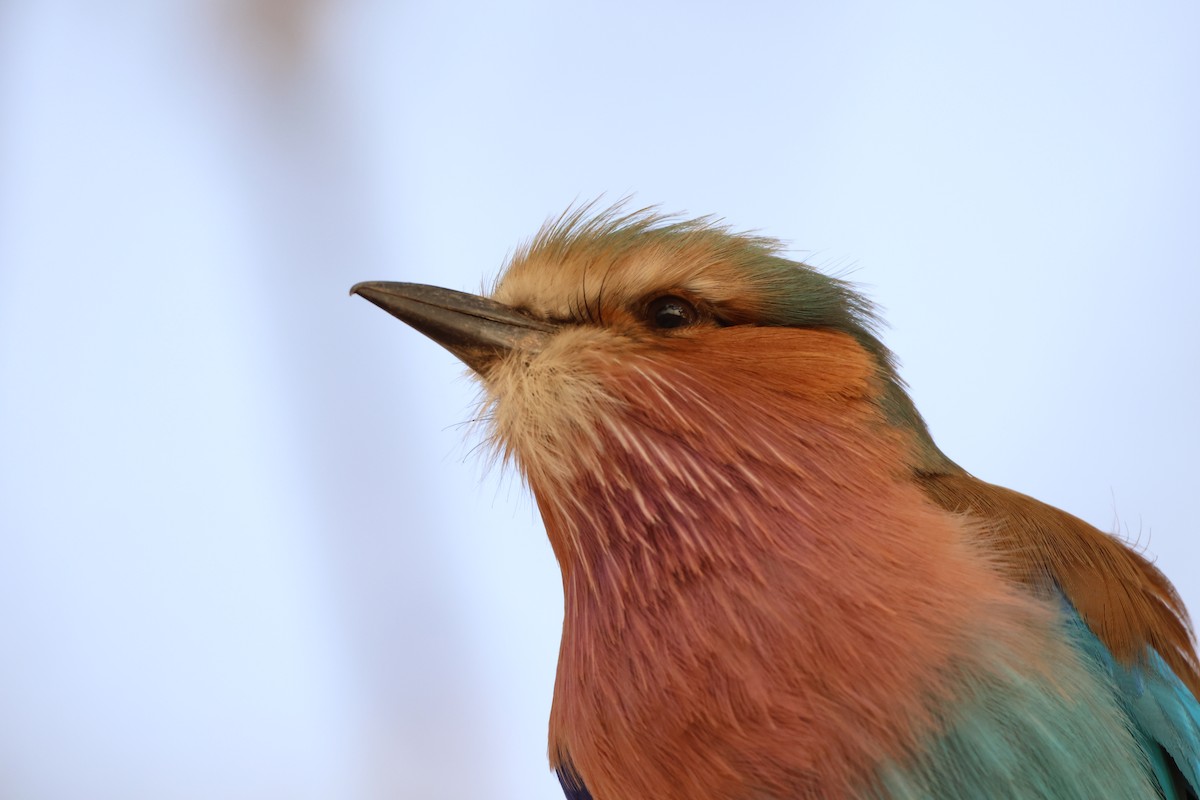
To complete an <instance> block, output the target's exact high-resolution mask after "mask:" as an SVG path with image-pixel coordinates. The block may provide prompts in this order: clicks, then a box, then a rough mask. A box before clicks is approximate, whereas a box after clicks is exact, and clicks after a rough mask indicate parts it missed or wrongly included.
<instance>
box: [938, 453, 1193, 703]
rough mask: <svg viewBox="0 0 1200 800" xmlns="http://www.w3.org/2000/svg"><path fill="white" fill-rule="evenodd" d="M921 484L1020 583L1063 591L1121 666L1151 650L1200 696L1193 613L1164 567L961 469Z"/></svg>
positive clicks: (1088, 527)
mask: <svg viewBox="0 0 1200 800" xmlns="http://www.w3.org/2000/svg"><path fill="white" fill-rule="evenodd" d="M918 480H919V482H920V484H921V485H922V486H923V487H924V488H925V490H926V492H928V493H929V496H930V497H932V498H933V499H934V501H935V502H937V504H938V505H940V506H942V507H943V508H945V509H947V510H949V511H956V512H961V513H965V514H970V515H971V516H973V517H975V518H977V519H980V520H983V521H984V524H985V527H984V528H983V530H982V533H981V535H982V537H983V538H984V539H985V540H986V541H987V543H988V546H989V548H990V549H992V550H993V551H994V552H995V553H997V554H998V555H999V556H1000V558H1001V560H1002V563H1003V565H1004V567H1005V569H1006V570H1007V571H1008V572H1009V574H1010V575H1011V576H1012V577H1013V578H1014V579H1016V580H1019V581H1021V582H1023V583H1026V584H1028V585H1030V586H1032V587H1035V588H1036V587H1039V586H1043V585H1045V584H1046V582H1048V581H1049V582H1053V583H1054V584H1057V585H1058V586H1059V587H1061V589H1062V591H1063V592H1064V593H1065V594H1066V595H1067V597H1069V598H1070V599H1071V602H1072V603H1073V604H1074V605H1075V608H1076V609H1077V610H1078V611H1079V614H1080V616H1081V617H1082V618H1083V621H1084V622H1085V623H1087V625H1088V627H1089V628H1091V629H1092V631H1093V632H1094V633H1095V634H1096V636H1097V637H1099V639H1100V641H1101V642H1103V643H1104V645H1105V646H1106V647H1107V648H1108V649H1109V651H1111V652H1112V654H1113V655H1114V656H1116V657H1117V659H1119V660H1120V661H1122V662H1124V663H1126V664H1135V663H1137V662H1138V661H1139V660H1140V659H1141V658H1142V657H1143V656H1144V654H1145V653H1146V649H1147V648H1151V649H1153V650H1154V651H1156V652H1157V653H1158V654H1159V655H1161V656H1162V658H1163V660H1164V661H1166V662H1167V664H1168V665H1169V666H1170V667H1171V669H1172V670H1173V671H1174V672H1175V674H1176V675H1178V676H1179V678H1180V680H1182V681H1183V682H1184V683H1185V684H1186V685H1187V687H1188V689H1189V690H1190V691H1191V692H1192V694H1193V695H1194V696H1197V697H1200V674H1198V672H1197V664H1196V653H1195V650H1194V645H1193V641H1192V631H1191V625H1190V623H1189V621H1188V614H1187V609H1185V608H1184V606H1183V601H1182V600H1180V599H1179V595H1178V594H1177V593H1176V592H1175V587H1173V586H1172V585H1171V583H1170V582H1169V581H1168V580H1167V579H1166V577H1165V576H1164V575H1163V574H1162V572H1161V571H1159V569H1158V568H1157V567H1155V566H1154V565H1153V564H1151V563H1150V562H1149V561H1147V560H1146V559H1145V558H1144V557H1142V556H1141V555H1139V554H1138V553H1136V552H1135V551H1133V550H1132V549H1130V548H1129V547H1128V546H1127V545H1125V544H1124V543H1122V542H1121V541H1120V540H1118V539H1116V538H1115V537H1113V536H1109V535H1108V534H1105V533H1102V532H1101V531H1099V530H1097V529H1096V528H1095V527H1093V526H1091V525H1089V524H1087V523H1086V522H1084V521H1083V520H1081V519H1079V518H1078V517H1073V516H1071V515H1070V514H1068V513H1066V512H1065V511H1061V510H1059V509H1057V508H1054V507H1053V506H1048V505H1046V504H1045V503H1042V502H1039V501H1037V500H1034V499H1033V498H1032V497H1028V496H1026V495H1023V494H1020V493H1019V492H1014V491H1012V490H1011V489H1005V488H1003V487H1000V486H993V485H992V484H989V483H985V482H983V481H981V480H979V479H978V478H974V477H972V476H970V475H968V474H967V473H965V472H963V471H961V470H957V471H955V472H952V473H946V474H942V475H921V476H919V478H918Z"/></svg>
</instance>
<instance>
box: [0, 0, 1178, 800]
mask: <svg viewBox="0 0 1200 800" xmlns="http://www.w3.org/2000/svg"><path fill="white" fill-rule="evenodd" d="M744 6H747V7H737V6H735V5H733V4H724V5H722V4H716V3H675V4H646V3H622V2H606V3H573V4H563V3H553V2H525V3H511V4H506V5H503V6H501V5H497V4H483V3H474V4H472V3H451V2H446V3H439V4H433V3H428V4H416V3H407V4H405V3H402V4H391V3H383V2H367V1H366V0H359V1H353V0H352V1H350V2H340V3H339V2H335V1H334V0H326V2H320V0H310V2H300V0H296V2H294V3H291V4H289V3H274V2H271V0H256V2H253V3H237V2H234V0H229V2H222V3H218V2H203V1H202V0H177V2H160V3H149V2H135V0H126V1H125V2H114V3H110V4H106V6H105V7H104V9H103V10H101V9H100V8H99V7H90V6H88V5H87V4H83V3H71V2H67V0H36V2H35V0H9V2H7V3H5V4H0V642H3V646H2V649H0V652H2V653H3V654H4V655H3V657H0V719H2V720H4V722H3V724H2V725H0V793H2V794H3V795H4V796H5V797H14V798H22V799H24V798H30V799H31V800H32V799H34V798H36V799H37V800H42V799H43V798H45V799H46V800H74V798H80V797H88V798H89V799H94V800H104V798H114V799H115V798H123V799H125V800H129V799H133V800H141V799H142V798H145V799H146V800H150V799H151V798H154V800H176V798H178V799H179V800H184V799H187V800H191V798H196V799H197V800H199V799H200V798H212V797H222V798H254V799H255V800H258V799H260V798H261V799H263V800H267V799H270V800H274V799H275V798H289V799H291V798H296V799H298V800H303V799H307V798H312V799H313V800H325V799H326V798H338V799H339V800H340V799H341V798H363V800H367V799H368V798H369V799H370V800H375V799H376V798H380V799H381V798H384V797H413V798H476V797H479V796H480V795H487V796H494V797H504V798H508V797H511V798H547V799H548V798H558V797H559V796H560V795H559V790H558V787H557V783H556V781H555V780H554V778H553V777H552V776H551V775H550V773H549V772H548V770H547V768H546V762H545V725H546V716H547V712H548V708H549V702H550V692H551V684H552V679H553V673H554V665H555V658H556V653H557V642H558V631H559V626H560V624H561V594H560V583H559V577H558V574H557V569H556V567H555V565H554V562H553V558H552V556H551V554H550V550H549V546H548V544H547V543H546V542H545V538H544V535H543V534H542V532H541V529H540V523H539V522H538V521H537V519H536V514H535V513H534V512H533V511H532V510H531V508H530V503H529V501H528V498H527V497H526V496H525V495H524V492H523V491H522V489H521V488H520V486H519V485H517V484H516V482H515V481H514V480H512V478H511V476H507V477H506V476H504V475H502V474H501V473H500V472H499V471H498V470H493V471H491V472H490V473H488V472H486V471H485V469H484V468H483V465H482V464H481V463H480V462H479V460H478V458H476V457H474V456H473V455H472V454H471V448H472V446H473V444H474V443H473V441H472V440H470V439H469V438H464V436H465V434H467V433H468V431H467V430H466V428H465V427H463V426H461V425H460V423H462V422H463V421H465V420H467V419H469V418H470V417H471V414H472V400H473V397H474V390H473V387H472V386H471V384H470V382H469V381H467V380H466V379H464V378H463V377H462V376H463V370H462V369H461V368H460V367H459V366H458V365H457V364H456V363H455V362H454V360H453V358H452V357H451V356H450V355H449V354H447V353H446V352H444V351H443V350H441V349H440V348H438V347H437V346H436V345H434V344H433V343H431V342H429V341H427V340H425V339H423V338H422V337H421V336H420V335H418V334H417V333H415V332H413V331H411V330H408V329H406V328H405V327H404V326H403V325H402V324H401V323H399V322H397V321H396V320H394V319H392V318H390V317H388V316H387V315H385V314H383V313H382V312H381V311H379V310H378V309H375V308H374V307H371V306H369V305H368V304H366V303H364V302H362V301H361V300H358V299H352V298H348V297H347V296H346V291H347V289H348V288H349V286H350V285H351V284H352V283H354V282H355V281H358V280H364V279H394V280H408V281H420V282H427V283H436V284H441V285H445V286H449V287H452V288H459V289H468V290H476V289H478V288H479V287H480V285H481V283H482V281H483V280H484V279H485V278H486V279H489V280H490V278H491V277H493V276H494V275H495V273H496V271H497V269H498V268H499V266H500V265H501V263H502V261H503V259H504V257H505V255H506V253H508V252H509V251H510V250H511V248H512V247H513V246H514V245H515V244H516V243H517V242H518V241H519V240H520V239H522V238H524V237H526V236H528V235H530V234H532V233H533V232H534V231H535V230H536V228H537V227H538V225H539V224H540V223H541V222H542V221H543V219H545V218H546V217H547V216H549V215H552V214H557V213H558V212H559V211H561V210H562V209H563V208H564V207H565V206H566V205H567V204H568V203H570V202H572V201H573V200H576V199H577V198H578V199H588V198H592V197H595V196H597V195H599V194H601V193H605V194H606V196H608V197H610V198H613V199H615V198H617V197H620V196H622V195H625V194H628V193H635V194H636V200H637V201H638V202H641V203H646V204H650V203H661V204H663V206H664V207H665V208H666V209H667V210H677V211H686V212H689V213H692V214H707V213H714V214H717V215H719V216H723V217H724V218H726V220H728V221H729V222H730V223H731V224H732V225H733V226H735V227H738V228H754V229H757V230H759V231H761V232H763V233H765V234H767V235H771V236H776V237H779V238H782V239H785V240H787V241H788V242H790V243H791V244H792V245H793V246H794V247H795V248H796V251H795V253H796V255H797V256H799V257H805V258H808V260H809V261H810V262H811V263H814V264H816V265H818V266H821V267H825V268H828V269H832V270H836V271H845V270H850V269H852V270H853V271H852V273H851V277H852V278H853V279H854V280H856V281H859V282H860V283H862V284H864V285H865V287H866V289H867V291H868V292H869V294H870V295H871V296H872V297H874V298H875V299H876V300H877V301H879V302H880V304H881V305H882V306H883V307H884V308H885V315H886V317H887V319H888V320H889V322H890V323H891V329H890V330H889V331H888V333H887V336H886V340H887V342H888V343H889V344H890V345H891V346H892V348H893V349H894V350H896V351H897V353H898V354H899V355H900V357H901V359H902V361H903V364H904V366H903V374H904V376H905V377H906V378H907V379H908V380H909V382H910V383H911V385H912V388H913V394H914V396H915V398H916V400H917V403H918V406H919V407H920V408H921V410H922V411H923V413H924V414H925V415H926V417H927V419H928V421H929V423H930V426H931V428H932V430H933V432H934V435H935V437H936V438H937V440H938V442H939V443H940V444H941V445H942V447H943V449H944V450H945V451H946V452H947V453H948V454H949V455H950V456H951V457H952V458H954V459H955V460H957V461H958V462H959V463H961V464H963V465H964V466H965V467H966V468H967V469H969V470H971V471H972V472H974V473H976V474H977V475H979V476H980V477H983V478H985V479H988V480H992V481H995V482H997V483H1001V484H1004V485H1007V486H1011V487H1012V488H1015V489H1018V490H1020V491H1023V492H1026V493H1029V494H1032V495H1035V496H1037V497H1039V498H1041V499H1043V500H1046V501H1048V502H1051V503H1054V504H1056V505H1059V506H1060V507H1062V508H1064V509H1066V510H1068V511H1071V512H1073V513H1075V514H1077V515H1079V516H1082V517H1083V518H1085V519H1087V520H1089V521H1090V522H1092V523H1094V524H1096V525H1098V526H1100V527H1102V528H1104V529H1106V530H1114V529H1117V528H1119V529H1120V530H1122V531H1124V532H1126V533H1127V534H1128V535H1130V536H1133V537H1137V538H1139V540H1140V541H1141V542H1142V543H1143V544H1145V545H1147V546H1148V547H1149V550H1150V552H1151V554H1153V555H1155V556H1157V557H1158V560H1159V563H1160V565H1161V566H1162V567H1163V569H1164V570H1165V571H1166V573H1167V574H1168V576H1170V577H1171V578H1172V579H1173V580H1174V581H1175V582H1176V584H1177V586H1178V587H1179V589H1180V591H1181V592H1182V594H1183V595H1184V598H1185V599H1186V600H1187V601H1189V604H1190V605H1191V606H1192V607H1193V608H1195V609H1200V578H1197V576H1196V569H1195V565H1196V564H1197V557H1198V556H1200V549H1198V547H1197V544H1196V540H1195V530H1196V521H1195V520H1196V513H1195V503H1196V498H1197V496H1200V469H1198V468H1197V462H1196V459H1197V453H1200V421H1198V416H1197V413H1196V399H1195V398H1196V395H1197V390H1198V388H1200V387H1198V383H1200V315H1198V314H1197V311H1196V298H1197V295H1198V293H1200V292H1198V290H1200V277H1198V275H1200V270H1198V269H1197V267H1198V266H1200V265H1198V263H1197V262H1198V260H1200V256H1197V246H1196V242H1197V231H1198V229H1200V156H1198V155H1197V153H1198V150H1197V147H1196V143H1197V142H1200V88H1198V87H1200V81H1198V80H1197V78H1198V77H1200V48H1197V46H1196V41H1197V39H1198V38H1200V7H1197V6H1196V4H1194V3H1187V2H1179V3H1146V2H1139V3H1136V4H1135V3H1123V4H1122V3H1110V4H1100V5H1098V4H1095V3H1082V2H1080V3H1073V4H1068V3H1064V4H1045V3H1032V2H1026V3H1020V2H1018V3H1012V2H1008V3H996V4H991V5H976V6H972V7H970V8H967V7H964V6H962V5H961V4H951V3H945V4H936V3H925V4H895V3H853V2H850V3H842V4H837V5H836V7H835V6H834V4H827V3H822V4H815V3H799V4H797V3H782V2H779V3H764V4H754V5H753V6H752V7H749V4H744ZM292 23H294V24H295V27H294V28H293V27H289V25H290V24H292ZM289 31H291V33H289Z"/></svg>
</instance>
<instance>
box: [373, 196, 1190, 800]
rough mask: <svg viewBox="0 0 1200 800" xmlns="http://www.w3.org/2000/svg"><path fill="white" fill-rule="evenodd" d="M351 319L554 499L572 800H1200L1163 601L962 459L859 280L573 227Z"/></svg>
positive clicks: (567, 217)
mask: <svg viewBox="0 0 1200 800" xmlns="http://www.w3.org/2000/svg"><path fill="white" fill-rule="evenodd" d="M353 292H355V293H357V294H359V295H361V296H362V297H364V298H366V299H367V300H370V301H371V302H372V303H374V304H376V305H378V306H380V307H382V308H383V309H385V310H387V311H388V312H390V313H391V314H393V315H395V316H396V317H398V318H400V319H401V320H403V321H405V322H407V323H408V324H410V325H412V326H413V327H415V328H417V329H418V330H419V331H421V332H422V333H425V334H426V335H428V336H430V337H431V338H433V339H434V340H435V341H437V342H438V343H440V344H441V345H443V346H444V347H446V348H447V349H449V350H450V351H451V352H452V353H454V354H455V355H456V356H458V357H459V358H460V359H462V360H463V361H464V362H465V363H466V364H467V365H468V366H469V367H470V368H471V369H472V370H473V371H474V372H475V373H476V375H477V376H478V378H479V380H480V381H481V383H482V385H483V388H484V391H485V397H486V400H485V404H486V409H485V414H486V417H487V419H488V420H489V424H490V431H491V436H492V438H493V441H494V443H495V446H496V448H497V449H498V451H499V452H500V453H502V454H503V455H504V456H505V457H506V458H511V459H512V460H513V461H514V462H515V463H516V465H517V466H518V468H519V469H520V472H521V474H522V476H523V477H524V478H525V480H526V481H527V482H528V485H529V487H530V488H531V489H532V491H533V494H534V496H535V498H536V500H537V504H538V508H539V509H540V511H541V514H542V518H543V520H544V521H545V525H546V533H547V535H548V536H549V539H550V542H551V544H552V546H553V548H554V553H555V555H556V557H557V559H558V563H559V566H560V568H561V571H562V580H563V594H564V606H565V608H564V619H563V634H562V645H561V649H560V654H559V663H558V675H557V679H556V683H555V691H554V702H553V706H552V710H551V715H550V760H551V764H552V766H553V768H554V769H555V770H557V772H558V775H559V778H560V780H561V782H562V785H563V788H564V791H565V793H566V795H567V797H568V798H571V799H572V800H582V799H583V798H591V800H649V799H650V798H654V799H655V800H668V799H670V798H681V799H682V798H687V799H688V800H797V799H798V798H851V797H854V798H1047V799H1049V798H1054V799H1056V800H1061V799H1065V798H1079V799H1080V800H1093V799H1094V798H1155V797H1162V798H1167V800H1176V799H1177V798H1196V797H1197V794H1198V790H1200V760H1198V756H1200V706H1198V705H1197V701H1196V697H1197V694H1198V690H1200V673H1198V671H1197V660H1196V653H1195V650H1194V646H1193V638H1192V632H1191V626H1190V622H1189V620H1188V616H1187V612H1186V610H1185V608H1184V607H1183V604H1182V602H1181V601H1180V599H1179V597H1178V595H1177V594H1176V593H1175V591H1174V589H1173V588H1172V586H1171V584H1170V583H1169V582H1168V581H1167V579H1166V578H1165V577H1164V576H1163V574H1162V573H1161V572H1159V570H1158V569H1156V568H1155V567H1154V566H1153V565H1152V564H1151V563H1150V562H1149V561H1147V560H1146V559H1145V558H1144V557H1142V556H1141V555H1139V554H1138V553H1136V552H1134V551H1133V550H1132V549H1130V548H1129V547H1127V546H1126V545H1125V544H1123V543H1122V542H1121V541H1119V540H1117V539H1116V538H1114V537H1112V536H1109V535H1107V534H1104V533H1102V532H1100V531H1098V530H1097V529H1095V528H1093V527H1092V526H1091V525H1088V524H1087V523H1085V522H1083V521H1082V520H1080V519H1077V518H1076V517H1073V516H1071V515H1070V514H1067V513H1065V512H1063V511H1060V510H1058V509H1056V508H1052V507H1050V506H1048V505H1045V504H1043V503H1040V502H1038V501H1037V500H1034V499H1033V498H1031V497H1026V496H1025V495H1022V494H1018V493H1016V492H1013V491H1010V490H1008V489H1004V488H1001V487H998V486H993V485H991V484H988V483H985V482H983V481H981V480H979V479H977V478H975V477H973V476H972V475H970V474H969V473H967V472H966V471H965V470H963V469H962V468H961V467H959V466H958V465H957V464H955V463H954V462H953V461H951V460H950V459H949V458H947V457H946V456H945V455H944V454H943V453H942V452H941V450H939V449H938V447H937V445H935V444H934V441H933V439H932V438H931V436H930V434H929V431H928V429H927V428H926V425H925V423H924V421H923V420H922V419H921V416H920V414H919V413H918V412H917V410H916V409H915V408H914V406H913V403H912V400H911V399H910V398H909V395H908V393H907V392H906V390H905V387H904V384H903V383H902V381H901V380H900V378H899V377H898V375H897V372H896V366H895V362H894V359H893V357H892V355H891V353H890V352H889V351H888V350H887V349H886V348H885V347H884V345H883V344H882V343H881V342H880V340H879V338H878V337H877V334H876V326H875V317H874V315H873V311H872V308H871V306H870V305H869V303H868V302H867V301H866V300H865V299H864V298H863V297H862V296H861V295H860V294H858V293H856V292H855V291H854V290H853V289H852V288H851V287H850V286H849V285H848V284H847V283H845V282H843V281H841V280H838V279H836V278H832V277H829V276H826V275H823V274H821V273H819V272H817V271H816V270H814V269H812V268H810V267H809V266H807V265H804V264H801V263H797V262H794V261H790V260H788V259H787V258H785V257H784V256H783V255H781V248H780V246H779V244H778V243H776V242H774V241H772V240H770V239H765V238H761V237H758V236H750V235H743V234H737V233H733V232H731V231H729V230H727V229H725V228H724V227H722V226H720V225H718V224H716V223H713V222H711V221H709V220H705V219H702V220H691V221H684V220H680V219H677V218H668V217H662V216H659V215H656V214H655V213H653V212H648V211H643V212H635V213H625V212H624V211H621V210H619V209H617V210H612V211H608V212H601V213H598V214H597V213H592V212H591V211H590V210H589V209H588V208H584V209H577V210H574V211H571V212H568V213H567V214H564V215H563V216H562V217H560V218H558V219H557V220H555V221H553V222H551V223H549V224H548V225H547V226H546V227H544V228H543V229H542V230H541V232H540V233H538V234H537V235H536V236H535V237H534V238H533V240H532V241H530V242H529V243H527V244H526V245H524V246H523V247H521V248H520V249H519V250H518V251H517V252H516V254H515V256H514V257H513V258H512V260H511V263H510V264H509V265H508V267H507V269H506V271H505V272H504V274H503V276H502V277H501V279H500V280H499V282H498V283H497V284H496V286H495V289H494V291H493V292H491V295H490V297H487V298H484V297H477V296H475V295H469V294H463V293H460V292H454V291H449V290H446V289H438V288H434V287H430V286H423V285H416V284H406V283H384V282H373V283H362V284H359V285H357V286H356V287H354V289H353Z"/></svg>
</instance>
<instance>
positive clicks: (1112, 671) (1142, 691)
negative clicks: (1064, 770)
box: [1066, 604, 1200, 800]
mask: <svg viewBox="0 0 1200 800" xmlns="http://www.w3.org/2000/svg"><path fill="white" fill-rule="evenodd" d="M1066 615H1067V619H1068V622H1069V624H1070V626H1071V627H1072V629H1073V630H1072V632H1073V633H1074V635H1075V637H1076V639H1077V641H1078V642H1079V643H1080V645H1081V646H1082V648H1083V650H1084V652H1086V653H1087V655H1088V656H1089V657H1091V658H1092V659H1093V660H1094V661H1095V662H1096V663H1098V664H1100V665H1101V666H1102V667H1103V668H1104V670H1105V672H1107V674H1108V675H1109V677H1110V678H1111V680H1112V682H1113V686H1114V690H1115V691H1116V694H1117V700H1118V702H1119V703H1120V704H1121V706H1122V708H1123V709H1124V711H1125V713H1126V714H1127V715H1128V717H1129V720H1130V722H1131V723H1132V725H1133V728H1134V731H1133V732H1134V734H1135V735H1136V736H1137V737H1138V739H1139V741H1140V742H1141V744H1142V749H1143V750H1144V751H1145V752H1146V757H1147V759H1148V761H1149V762H1150V766H1151V768H1152V769H1153V771H1154V775H1155V778H1156V779H1157V781H1158V785H1159V789H1160V791H1161V792H1162V795H1163V797H1164V798H1165V800H1189V798H1192V799H1194V798H1200V702H1197V700H1196V698H1195V697H1194V696H1193V695H1192V693H1191V692H1190V691H1189V690H1188V688H1187V686H1185V685H1184V683H1183V681H1181V680H1180V679H1179V677H1178V676H1177V675H1176V674H1175V673H1174V672H1172V671H1171V668H1170V667H1169V666H1167V663H1166V662H1165V661H1163V659H1162V656H1160V655H1159V654H1158V653H1156V652H1155V651H1154V650H1151V649H1147V652H1146V654H1145V657H1144V658H1143V659H1142V660H1141V663H1139V664H1135V665H1133V666H1125V665H1123V664H1120V663H1118V662H1117V660H1116V659H1115V658H1114V657H1113V655H1112V653H1110V652H1109V651H1108V648H1106V647H1105V646H1104V644H1103V643H1102V642H1101V641H1100V640H1099V639H1098V638H1097V637H1096V635H1095V634H1094V633H1092V631H1091V630H1090V629H1089V628H1088V627H1087V625H1086V624H1084V622H1083V620H1081V619H1080V618H1079V614H1078V613H1077V612H1076V611H1075V609H1074V608H1073V607H1071V606H1070V604H1067V610H1066Z"/></svg>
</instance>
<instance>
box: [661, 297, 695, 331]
mask: <svg viewBox="0 0 1200 800" xmlns="http://www.w3.org/2000/svg"><path fill="white" fill-rule="evenodd" d="M649 311H650V313H649V317H650V322H651V323H653V324H654V327H656V328H682V327H684V326H685V325H691V324H692V323H693V322H695V321H696V316H697V315H696V308H695V306H693V305H692V304H691V303H689V302H688V301H687V300H684V299H683V298H681V297H675V296H674V295H665V296H663V297H659V298H656V299H655V300H653V301H651V303H650V308H649Z"/></svg>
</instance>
